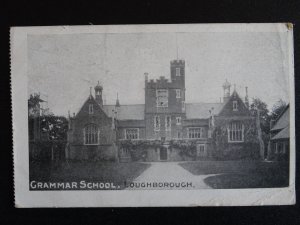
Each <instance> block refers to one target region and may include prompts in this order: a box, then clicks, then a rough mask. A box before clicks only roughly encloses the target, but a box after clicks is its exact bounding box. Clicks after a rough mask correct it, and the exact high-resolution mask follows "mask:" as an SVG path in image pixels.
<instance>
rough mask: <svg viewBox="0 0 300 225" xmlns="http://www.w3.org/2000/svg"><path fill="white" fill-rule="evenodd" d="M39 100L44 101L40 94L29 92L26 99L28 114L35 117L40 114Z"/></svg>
mask: <svg viewBox="0 0 300 225" xmlns="http://www.w3.org/2000/svg"><path fill="white" fill-rule="evenodd" d="M41 102H45V101H44V100H42V99H41V97H40V94H38V93H34V94H31V95H30V97H29V99H28V116H29V117H35V116H40V110H41Z"/></svg>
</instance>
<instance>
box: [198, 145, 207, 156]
mask: <svg viewBox="0 0 300 225" xmlns="http://www.w3.org/2000/svg"><path fill="white" fill-rule="evenodd" d="M198 146H199V149H198ZM197 156H198V157H205V156H206V145H205V144H203V143H201V144H197Z"/></svg>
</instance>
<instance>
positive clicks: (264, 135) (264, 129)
mask: <svg viewBox="0 0 300 225" xmlns="http://www.w3.org/2000/svg"><path fill="white" fill-rule="evenodd" d="M250 111H251V113H252V115H254V116H255V117H256V127H257V137H258V140H259V143H260V155H261V157H262V159H264V158H265V156H266V155H265V152H266V151H265V150H266V149H265V146H268V145H267V143H268V141H269V133H270V122H269V121H270V118H269V110H268V106H267V104H266V103H265V102H263V101H261V100H260V99H259V98H255V99H253V100H252V104H251V105H250Z"/></svg>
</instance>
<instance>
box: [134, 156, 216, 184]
mask: <svg viewBox="0 0 300 225" xmlns="http://www.w3.org/2000/svg"><path fill="white" fill-rule="evenodd" d="M214 175H215V174H209V175H194V174H192V173H190V172H189V171H187V170H185V169H184V168H182V167H181V166H179V165H178V162H155V163H151V166H150V167H149V168H148V169H146V170H145V171H144V172H143V173H142V174H141V175H140V176H138V177H137V178H136V179H135V180H134V181H133V183H134V184H135V185H141V184H147V183H148V184H149V183H151V184H154V183H160V185H164V186H163V187H161V188H157V187H149V186H148V187H141V186H135V187H136V188H138V189H141V188H142V189H202V188H211V187H210V186H208V185H206V184H205V182H204V179H205V178H206V177H209V176H214ZM166 183H167V184H166ZM172 183H173V185H174V184H175V183H176V184H179V183H180V184H181V186H180V188H178V187H177V188H176V187H170V185H172ZM132 185H133V184H132ZM132 188H133V186H131V188H130V189H132Z"/></svg>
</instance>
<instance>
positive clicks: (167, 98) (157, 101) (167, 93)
mask: <svg viewBox="0 0 300 225" xmlns="http://www.w3.org/2000/svg"><path fill="white" fill-rule="evenodd" d="M159 92H165V93H166V96H161V95H159ZM160 98H166V101H165V102H164V103H165V104H164V105H159V103H160V102H162V101H159V99H160ZM168 106H169V90H168V89H157V90H156V107H159V108H167V107H168Z"/></svg>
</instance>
